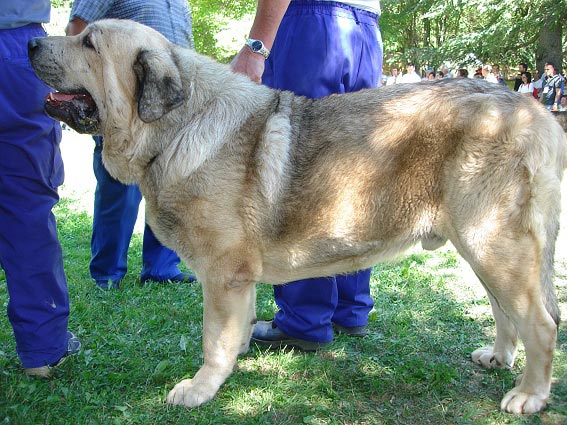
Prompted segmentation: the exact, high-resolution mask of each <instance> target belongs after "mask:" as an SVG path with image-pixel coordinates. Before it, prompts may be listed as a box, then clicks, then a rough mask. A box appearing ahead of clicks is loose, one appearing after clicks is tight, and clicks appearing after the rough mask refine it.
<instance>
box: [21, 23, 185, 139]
mask: <svg viewBox="0 0 567 425" xmlns="http://www.w3.org/2000/svg"><path fill="white" fill-rule="evenodd" d="M172 46H173V45H172V44H170V43H169V42H168V41H167V39H165V37H163V36H161V35H160V34H159V33H157V32H156V31H154V30H152V29H151V28H149V27H146V26H144V25H141V24H138V23H135V22H133V21H122V20H121V21H118V20H103V21H98V22H95V23H93V24H91V25H88V26H87V27H86V28H85V30H84V31H83V32H82V33H81V34H79V35H76V36H73V37H47V38H35V39H33V40H31V41H30V42H29V44H28V50H29V57H30V61H31V64H32V66H33V68H34V70H35V72H36V73H37V75H38V76H39V78H41V79H42V80H43V81H45V82H46V83H47V84H48V85H49V86H51V87H53V88H55V89H56V90H57V92H55V93H50V94H49V95H48V97H47V98H46V104H45V109H46V112H47V113H48V114H49V115H50V116H52V117H53V118H55V119H58V120H61V121H64V122H66V123H67V124H69V126H70V127H72V128H73V129H75V130H77V131H78V132H80V133H89V134H103V133H106V130H107V129H108V127H114V128H115V127H119V128H122V127H124V124H127V125H128V124H132V123H133V122H134V121H135V120H138V119H139V120H141V121H143V122H145V123H150V122H153V121H156V120H158V119H160V118H161V117H163V116H164V115H165V114H167V113H168V112H170V111H171V110H173V109H175V108H177V107H179V106H181V105H182V104H183V102H184V93H183V87H182V82H181V77H180V75H179V71H178V67H177V64H175V63H174V60H175V59H174V55H172V54H171V51H172Z"/></svg>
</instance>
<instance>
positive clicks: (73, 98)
mask: <svg viewBox="0 0 567 425" xmlns="http://www.w3.org/2000/svg"><path fill="white" fill-rule="evenodd" d="M45 101H46V102H47V103H49V104H50V105H51V106H55V107H60V106H62V104H63V103H74V102H84V103H86V105H88V106H89V107H91V108H93V107H95V103H94V101H93V99H92V97H90V96H89V95H87V94H68V93H61V92H53V93H48V95H47V97H46V98H45Z"/></svg>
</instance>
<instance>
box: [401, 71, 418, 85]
mask: <svg viewBox="0 0 567 425" xmlns="http://www.w3.org/2000/svg"><path fill="white" fill-rule="evenodd" d="M420 81H421V77H420V76H419V75H417V72H415V71H414V72H412V73H409V72H408V73H406V74H404V75H403V76H402V81H401V83H419V82H420Z"/></svg>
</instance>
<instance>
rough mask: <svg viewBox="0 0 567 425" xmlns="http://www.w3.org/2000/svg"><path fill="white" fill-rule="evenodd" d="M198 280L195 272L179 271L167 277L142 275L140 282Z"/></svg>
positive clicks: (185, 281) (186, 281)
mask: <svg viewBox="0 0 567 425" xmlns="http://www.w3.org/2000/svg"><path fill="white" fill-rule="evenodd" d="M196 281H197V277H196V276H195V275H194V274H191V273H179V274H176V275H175V276H172V277H169V278H167V279H156V278H153V277H151V276H148V277H141V278H140V282H141V283H142V284H143V283H146V282H156V283H170V282H173V283H193V282H196Z"/></svg>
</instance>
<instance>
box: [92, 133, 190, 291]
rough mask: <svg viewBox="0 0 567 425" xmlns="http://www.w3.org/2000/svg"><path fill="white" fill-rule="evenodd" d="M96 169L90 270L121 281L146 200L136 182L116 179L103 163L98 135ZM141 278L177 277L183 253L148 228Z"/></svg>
mask: <svg viewBox="0 0 567 425" xmlns="http://www.w3.org/2000/svg"><path fill="white" fill-rule="evenodd" d="M94 139H95V142H96V147H95V151H94V155H93V169H94V173H95V177H96V180H97V185H96V190H95V204H94V217H93V234H92V238H91V254H92V258H91V264H90V272H91V276H92V278H93V279H94V280H95V281H105V282H107V281H108V280H112V281H114V282H118V281H120V280H121V279H122V278H123V277H124V275H125V274H126V271H127V264H128V261H127V260H128V246H129V245H130V239H131V238H132V232H133V231H134V225H135V224H136V218H137V217H138V208H139V206H140V201H141V200H142V194H141V193H140V189H139V188H138V186H136V185H125V184H122V183H120V182H119V181H118V180H116V179H114V178H113V177H112V176H111V175H110V174H109V173H108V171H107V170H106V168H104V165H103V163H102V157H101V155H102V145H103V141H102V137H99V136H96V137H94ZM142 262H143V266H142V273H141V276H140V278H141V279H143V280H144V279H150V280H156V281H163V280H167V279H169V278H172V277H174V276H177V275H178V274H179V273H181V271H180V270H179V267H178V265H179V263H180V259H179V256H178V255H177V254H176V253H175V252H174V251H172V250H171V249H169V248H166V247H165V246H163V245H162V244H161V243H160V242H159V241H158V240H157V239H156V237H155V236H154V234H153V232H152V230H151V229H150V227H149V226H148V225H147V224H146V226H145V228H144V241H143V245H142Z"/></svg>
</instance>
